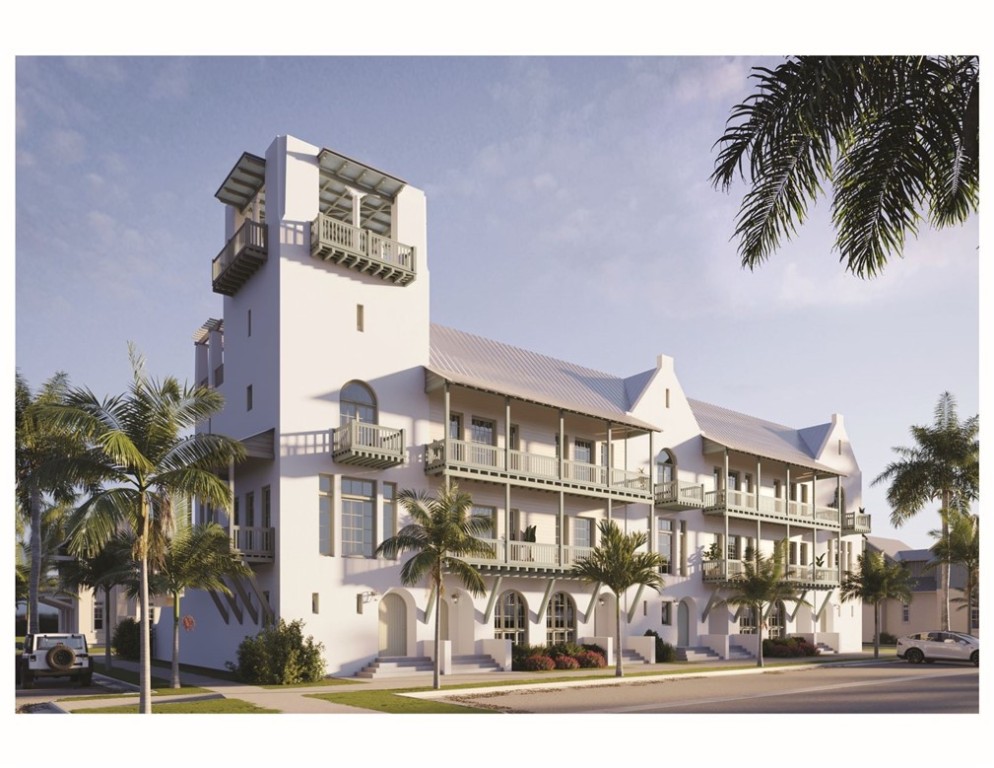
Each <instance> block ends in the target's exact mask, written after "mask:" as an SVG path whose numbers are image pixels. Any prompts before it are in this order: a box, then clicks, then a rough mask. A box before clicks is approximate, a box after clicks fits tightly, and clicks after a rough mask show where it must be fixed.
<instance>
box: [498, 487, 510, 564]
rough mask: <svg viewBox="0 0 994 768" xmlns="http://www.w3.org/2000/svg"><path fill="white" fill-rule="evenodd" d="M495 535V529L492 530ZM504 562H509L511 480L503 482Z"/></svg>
mask: <svg viewBox="0 0 994 768" xmlns="http://www.w3.org/2000/svg"><path fill="white" fill-rule="evenodd" d="M494 534H495V535H496V531H495V532H494ZM504 562H505V563H509V562H511V481H510V480H508V481H507V482H505V483H504Z"/></svg>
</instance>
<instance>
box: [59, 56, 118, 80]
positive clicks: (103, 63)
mask: <svg viewBox="0 0 994 768" xmlns="http://www.w3.org/2000/svg"><path fill="white" fill-rule="evenodd" d="M64 61H65V65H66V67H67V68H68V69H70V70H72V71H73V72H75V73H76V74H78V75H81V76H82V77H85V78H86V79H87V80H94V81H101V82H107V83H115V84H116V83H123V82H124V81H125V80H127V70H126V69H125V67H124V66H123V65H122V63H121V60H120V59H116V58H112V57H109V56H85V57H84V56H69V57H66V59H64Z"/></svg>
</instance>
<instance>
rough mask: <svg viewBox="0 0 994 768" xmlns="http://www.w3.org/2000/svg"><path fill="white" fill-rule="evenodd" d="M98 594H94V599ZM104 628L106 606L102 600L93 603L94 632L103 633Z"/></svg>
mask: <svg viewBox="0 0 994 768" xmlns="http://www.w3.org/2000/svg"><path fill="white" fill-rule="evenodd" d="M96 596H97V594H96V592H94V597H96ZM103 628H104V604H103V602H102V601H101V600H94V601H93V631H94V632H101V631H102V630H103Z"/></svg>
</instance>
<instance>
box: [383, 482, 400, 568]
mask: <svg viewBox="0 0 994 768" xmlns="http://www.w3.org/2000/svg"><path fill="white" fill-rule="evenodd" d="M381 535H382V536H383V540H384V541H386V540H387V539H392V538H393V537H394V536H396V535H397V484H396V483H383V530H382V531H381ZM394 559H396V558H394Z"/></svg>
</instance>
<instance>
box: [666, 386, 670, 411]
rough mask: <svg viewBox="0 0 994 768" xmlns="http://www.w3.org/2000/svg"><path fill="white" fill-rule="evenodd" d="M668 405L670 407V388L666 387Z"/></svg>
mask: <svg viewBox="0 0 994 768" xmlns="http://www.w3.org/2000/svg"><path fill="white" fill-rule="evenodd" d="M666 407H667V408H669V407H670V388H669V387H667V388H666Z"/></svg>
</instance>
